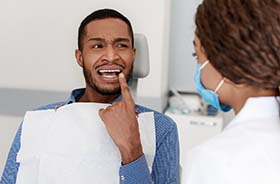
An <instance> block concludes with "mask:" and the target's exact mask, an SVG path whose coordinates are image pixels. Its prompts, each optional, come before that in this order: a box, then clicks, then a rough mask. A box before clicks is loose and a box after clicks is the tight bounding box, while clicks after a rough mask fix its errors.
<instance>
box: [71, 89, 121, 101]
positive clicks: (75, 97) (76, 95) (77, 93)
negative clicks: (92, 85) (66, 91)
mask: <svg viewBox="0 0 280 184" xmlns="http://www.w3.org/2000/svg"><path fill="white" fill-rule="evenodd" d="M84 93H85V88H79V89H74V90H73V91H72V92H71V95H70V97H69V98H68V99H67V100H66V104H71V103H75V102H78V101H79V99H80V98H81V97H82V96H83V94H84ZM121 100H122V96H121V95H120V96H118V97H117V98H115V99H114V100H113V101H112V102H110V103H113V102H118V101H121Z"/></svg>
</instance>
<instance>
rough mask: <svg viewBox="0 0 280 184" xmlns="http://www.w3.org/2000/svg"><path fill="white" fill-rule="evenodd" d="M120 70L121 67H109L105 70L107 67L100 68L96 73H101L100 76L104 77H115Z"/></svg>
mask: <svg viewBox="0 0 280 184" xmlns="http://www.w3.org/2000/svg"><path fill="white" fill-rule="evenodd" d="M121 72H122V70H121V69H110V70H107V69H101V70H98V71H97V73H98V74H99V75H101V76H102V77H104V78H115V77H118V75H119V74H120V73H121Z"/></svg>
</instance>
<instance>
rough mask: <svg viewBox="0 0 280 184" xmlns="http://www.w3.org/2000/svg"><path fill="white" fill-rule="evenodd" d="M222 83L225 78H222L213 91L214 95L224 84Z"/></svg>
mask: <svg viewBox="0 0 280 184" xmlns="http://www.w3.org/2000/svg"><path fill="white" fill-rule="evenodd" d="M224 82H225V78H223V79H222V80H221V81H220V82H219V84H218V86H217V87H216V89H215V90H214V92H215V93H217V91H218V90H219V89H220V88H221V87H222V85H223V84H224Z"/></svg>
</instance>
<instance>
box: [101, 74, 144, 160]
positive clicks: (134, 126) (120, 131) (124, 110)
mask: <svg viewBox="0 0 280 184" xmlns="http://www.w3.org/2000/svg"><path fill="white" fill-rule="evenodd" d="M119 82H120V87H121V93H122V97H123V99H122V101H119V102H114V103H113V104H112V106H109V107H107V108H106V109H100V110H99V116H100V117H101V119H102V120H103V122H104V124H105V126H106V128H107V131H108V133H109V134H110V136H111V137H112V139H113V141H114V142H115V144H116V145H117V146H118V148H119V150H120V153H121V157H122V163H123V164H127V163H129V162H132V161H134V160H136V159H138V158H139V157H140V156H142V155H143V150H142V145H141V141H140V133H139V127H138V121H137V118H136V113H135V103H134V101H133V99H132V97H131V94H130V92H129V88H128V85H127V82H126V79H125V77H124V75H123V73H121V74H119Z"/></svg>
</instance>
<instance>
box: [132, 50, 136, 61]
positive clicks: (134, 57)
mask: <svg viewBox="0 0 280 184" xmlns="http://www.w3.org/2000/svg"><path fill="white" fill-rule="evenodd" d="M132 51H133V63H134V61H135V59H136V48H133V49H132Z"/></svg>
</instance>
